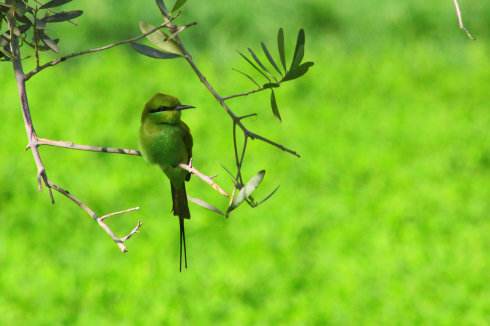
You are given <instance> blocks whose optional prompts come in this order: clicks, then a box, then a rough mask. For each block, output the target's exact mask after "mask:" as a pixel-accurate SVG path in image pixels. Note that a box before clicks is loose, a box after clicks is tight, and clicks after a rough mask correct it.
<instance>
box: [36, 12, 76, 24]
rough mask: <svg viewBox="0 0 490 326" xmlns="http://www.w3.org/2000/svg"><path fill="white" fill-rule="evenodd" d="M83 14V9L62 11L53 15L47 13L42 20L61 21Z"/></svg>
mask: <svg viewBox="0 0 490 326" xmlns="http://www.w3.org/2000/svg"><path fill="white" fill-rule="evenodd" d="M81 15H83V11H82V10H73V11H62V12H57V13H55V14H52V15H46V16H44V17H43V19H42V21H44V22H46V23H61V22H65V21H67V20H72V19H75V18H77V17H80V16H81Z"/></svg>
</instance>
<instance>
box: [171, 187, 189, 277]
mask: <svg viewBox="0 0 490 326" xmlns="http://www.w3.org/2000/svg"><path fill="white" fill-rule="evenodd" d="M171 186H172V203H173V208H172V210H173V212H174V215H175V216H178V217H179V226H180V271H182V253H183V254H184V264H185V268H187V248H186V244H185V228H184V220H185V219H186V218H187V219H189V218H191V213H190V211H189V204H188V202H187V193H186V191H185V184H184V183H183V184H182V185H181V186H180V187H179V188H176V187H174V185H171ZM182 251H183V252H182Z"/></svg>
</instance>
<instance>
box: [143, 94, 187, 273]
mask: <svg viewBox="0 0 490 326" xmlns="http://www.w3.org/2000/svg"><path fill="white" fill-rule="evenodd" d="M184 108H188V106H182V104H181V103H180V101H179V100H178V99H177V98H175V97H173V96H170V95H165V94H161V93H159V94H156V95H155V96H153V97H152V98H151V99H150V100H149V101H148V102H147V103H146V105H145V108H144V110H143V113H142V115H141V127H140V148H141V152H142V154H143V157H144V158H145V159H146V160H147V161H148V162H150V163H152V164H157V165H158V166H160V168H161V169H162V170H163V172H164V173H165V174H166V175H167V177H168V178H169V180H170V184H171V190H172V204H173V205H172V209H173V212H174V215H176V216H178V217H179V221H180V227H181V229H180V232H181V261H182V245H184V254H185V233H184V219H188V218H190V212H189V207H188V203H187V195H186V191H185V181H186V180H189V178H190V175H189V173H188V172H187V171H185V170H183V169H181V168H180V167H179V164H181V163H184V164H188V163H189V161H190V159H191V158H192V146H193V140H192V135H191V133H190V129H189V127H188V126H187V125H186V124H185V123H184V122H183V121H182V120H181V109H184ZM186 265H187V262H186Z"/></svg>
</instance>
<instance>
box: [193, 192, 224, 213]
mask: <svg viewBox="0 0 490 326" xmlns="http://www.w3.org/2000/svg"><path fill="white" fill-rule="evenodd" d="M187 198H188V199H189V200H190V201H191V202H193V203H194V204H196V205H198V206H201V207H202V208H205V209H207V210H210V211H211V212H214V213H216V214H218V215H221V216H225V213H224V212H223V211H221V210H220V209H219V208H216V207H214V206H213V205H211V204H208V203H207V202H205V201H204V200H202V199H199V198H193V197H190V196H187Z"/></svg>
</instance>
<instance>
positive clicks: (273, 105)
mask: <svg viewBox="0 0 490 326" xmlns="http://www.w3.org/2000/svg"><path fill="white" fill-rule="evenodd" d="M271 108H272V113H273V114H274V116H275V117H276V118H278V119H279V121H282V119H281V113H279V107H278V106H277V100H276V93H275V92H274V90H272V93H271Z"/></svg>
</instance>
